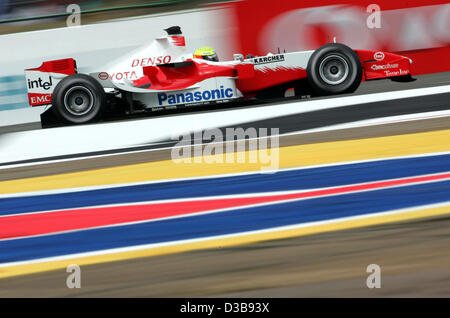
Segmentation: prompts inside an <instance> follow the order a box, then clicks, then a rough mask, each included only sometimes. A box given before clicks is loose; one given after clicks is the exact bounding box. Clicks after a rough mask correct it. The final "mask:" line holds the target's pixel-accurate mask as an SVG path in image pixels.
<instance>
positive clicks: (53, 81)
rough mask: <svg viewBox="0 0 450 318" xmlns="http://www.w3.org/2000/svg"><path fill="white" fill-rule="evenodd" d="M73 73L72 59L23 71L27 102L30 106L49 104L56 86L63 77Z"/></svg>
mask: <svg viewBox="0 0 450 318" xmlns="http://www.w3.org/2000/svg"><path fill="white" fill-rule="evenodd" d="M75 73H76V63H75V60H74V59H63V60H55V61H48V62H44V63H43V64H42V65H41V66H40V67H38V68H33V69H27V70H25V79H26V85H27V90H28V102H29V103H30V105H31V106H41V105H48V104H51V102H52V94H53V90H54V89H55V87H56V85H57V84H58V83H59V82H60V81H61V80H62V79H63V78H64V77H66V76H69V75H72V74H75Z"/></svg>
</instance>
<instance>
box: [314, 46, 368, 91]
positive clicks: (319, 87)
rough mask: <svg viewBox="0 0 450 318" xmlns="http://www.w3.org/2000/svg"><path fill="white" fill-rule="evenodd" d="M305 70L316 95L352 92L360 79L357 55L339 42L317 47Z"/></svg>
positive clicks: (360, 69)
mask: <svg viewBox="0 0 450 318" xmlns="http://www.w3.org/2000/svg"><path fill="white" fill-rule="evenodd" d="M306 71H307V74H308V82H309V84H310V85H311V87H312V88H313V90H314V91H315V92H316V93H317V94H318V95H332V94H345V93H352V92H354V91H355V90H356V89H357V88H358V87H359V84H360V83H361V79H362V66H361V62H360V60H359V57H358V55H357V54H356V52H355V51H353V50H352V49H351V48H349V47H348V46H346V45H343V44H339V43H330V44H326V45H324V46H322V47H320V48H319V49H317V50H316V51H315V52H314V53H313V55H312V56H311V58H310V60H309V62H308V67H307V70H306Z"/></svg>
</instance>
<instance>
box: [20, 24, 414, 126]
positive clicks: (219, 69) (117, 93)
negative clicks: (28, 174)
mask: <svg viewBox="0 0 450 318" xmlns="http://www.w3.org/2000/svg"><path fill="white" fill-rule="evenodd" d="M165 31H166V32H167V36H164V37H161V38H158V39H156V40H155V41H153V42H152V43H151V44H149V45H146V46H143V47H142V48H139V49H137V50H135V51H133V52H131V53H129V54H126V55H125V56H122V57H121V58H119V59H117V60H114V61H111V62H110V63H107V64H106V65H104V66H101V67H98V68H96V69H93V70H92V72H89V73H88V74H80V73H78V72H77V66H76V62H75V60H74V59H72V58H69V59H63V60H55V61H48V62H44V63H43V64H42V65H41V66H40V67H38V68H33V69H27V70H25V75H26V81H27V87H28V99H29V103H30V105H31V106H43V105H51V109H52V111H53V112H54V113H55V114H56V115H57V116H58V117H59V118H60V119H62V121H64V122H66V123H71V124H82V123H87V122H91V121H95V120H98V119H99V118H101V117H102V116H103V114H104V111H105V109H106V108H110V107H116V106H117V105H119V106H120V107H121V108H122V109H125V110H126V113H127V114H132V113H135V112H142V111H153V110H159V109H166V108H178V107H186V106H192V105H199V104H202V105H203V104H211V103H224V102H229V101H233V100H238V99H243V98H251V97H256V98H276V97H284V96H285V92H286V90H288V89H291V88H294V90H295V94H296V95H302V94H303V95H304V94H305V90H311V92H312V94H314V95H319V96H320V95H332V94H344V93H352V92H354V91H355V90H356V89H357V88H358V86H359V85H360V83H361V81H362V80H372V79H380V78H391V79H394V80H408V79H411V75H410V64H411V63H412V60H411V59H409V58H407V57H404V56H400V55H396V54H391V53H385V52H375V51H364V50H353V49H351V48H349V47H348V46H345V45H343V44H339V43H329V44H326V45H324V46H322V47H320V48H319V49H317V50H315V51H303V52H292V53H277V54H272V53H269V54H267V55H266V56H257V57H253V56H251V55H248V56H247V57H246V58H244V56H243V55H242V54H235V55H234V60H233V61H224V62H219V60H218V58H217V54H216V52H214V50H213V49H211V48H208V47H205V48H202V49H200V50H198V51H197V52H195V53H194V54H186V53H185V38H184V36H183V34H182V32H181V29H180V27H178V26H174V27H170V28H168V29H166V30H165Z"/></svg>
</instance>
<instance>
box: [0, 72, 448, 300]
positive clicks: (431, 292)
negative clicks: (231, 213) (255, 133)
mask: <svg viewBox="0 0 450 318" xmlns="http://www.w3.org/2000/svg"><path fill="white" fill-rule="evenodd" d="M432 78H433V81H432V82H433V83H435V85H439V84H438V82H439V81H442V82H444V83H443V84H442V85H444V84H448V80H449V77H448V73H447V75H446V76H444V77H432ZM436 78H438V80H436ZM446 81H447V83H445V82H446ZM383 82H384V81H383ZM383 82H382V81H380V82H373V83H369V84H373V86H374V87H371V88H367V87H368V86H369V85H367V87H365V86H363V87H362V88H361V89H360V91H361V90H362V91H363V90H364V89H366V90H369V91H371V92H373V91H372V90H374V91H383V90H384V89H392V86H389V85H391V84H390V83H389V82H388V83H387V84H383ZM417 82H419V81H417ZM417 82H413V83H410V84H408V85H417V84H416V83H417ZM383 85H386V86H383ZM396 85H397V83H395V85H394V86H396ZM375 86H376V87H375ZM424 86H425V85H420V87H424ZM408 88H411V87H408ZM434 97H436V99H435V100H434V99H431V100H427V99H425V100H421V102H420V103H417V104H415V103H414V102H410V101H408V102H405V103H404V104H402V105H401V106H398V107H392V104H390V105H389V103H387V104H388V105H384V106H385V108H384V109H383V115H384V116H389V115H392V114H397V113H396V112H398V110H399V109H400V108H401V109H403V110H402V112H403V111H405V112H404V113H408V110H410V111H411V112H425V111H431V109H430V107H434V106H436V105H438V106H437V107H438V109H440V110H441V109H450V98H448V97H449V96H434ZM389 106H391V109H392V112H389ZM369 108H370V107H368V109H367V111H369ZM433 110H437V109H433ZM386 112H387V113H386ZM335 115H336V114H335V113H334V114H333V113H328V114H327V116H324V117H322V116H319V117H317V118H318V120H322V121H323V126H325V125H329V124H330V122H331V121H333V120H335V118H336V117H335ZM367 115H368V113H367V112H365V110H364V109H362V110H361V111H360V112H359V116H357V118H352V120H360V119H367V118H368V117H367ZM295 122H296V121H295V119H292V118H289V119H286V118H285V119H283V120H282V121H281V122H280V123H279V124H280V125H282V127H286V126H289V125H290V124H292V123H295ZM277 124H278V123H277ZM308 128H310V127H308ZM448 128H450V120H449V119H448V118H439V119H427V120H418V121H413V122H405V123H396V124H386V125H380V126H373V127H365V128H352V129H345V130H339V131H333V132H332V133H330V132H319V133H310V134H305V135H294V136H286V137H282V138H281V139H280V146H287V145H299V144H309V143H317V142H326V141H337V140H349V139H359V138H366V137H378V136H389V135H401V134H408V133H414V132H425V131H434V130H441V129H448ZM449 142H450V141H449ZM169 156H170V150H158V151H154V150H153V151H151V152H150V151H149V152H139V153H136V154H121V155H115V156H110V157H102V158H94V159H84V160H75V161H71V162H70V163H67V162H62V163H54V164H43V165H36V166H31V167H23V168H14V169H8V170H4V171H2V172H1V173H0V180H11V179H17V178H24V177H31V176H43V175H51V174H57V173H64V172H71V171H83V170H90V169H95V168H102V167H110V166H120V165H125V164H130V163H139V162H148V161H152V160H163V159H167V158H168V157H169ZM449 225H450V218H448V217H438V218H433V219H422V220H416V221H410V222H406V223H392V224H388V225H382V226H372V227H365V228H359V229H353V230H346V231H338V232H329V233H324V234H317V235H311V236H303V237H297V238H291V239H283V240H274V241H266V242H261V243H255V244H250V245H243V246H235V247H228V248H221V249H208V250H199V251H193V252H185V253H180V254H174V255H165V256H155V257H150V258H139V259H133V260H127V261H120V262H113V263H105V264H99V265H90V266H86V267H83V268H82V277H83V278H82V288H81V289H78V290H69V289H67V287H66V278H67V275H68V274H67V273H66V271H65V270H58V271H52V272H45V273H40V274H33V275H26V276H20V277H14V278H6V279H1V280H0V297H18V296H19V297H209V296H214V297H216V296H220V297H222V296H223V297H418V296H422V297H436V296H439V297H442V296H444V297H449V296H450V249H449V248H448V246H450V226H449ZM369 264H378V265H380V266H381V270H382V288H381V289H368V288H367V287H366V278H367V276H368V274H367V273H366V267H367V266H368V265H369Z"/></svg>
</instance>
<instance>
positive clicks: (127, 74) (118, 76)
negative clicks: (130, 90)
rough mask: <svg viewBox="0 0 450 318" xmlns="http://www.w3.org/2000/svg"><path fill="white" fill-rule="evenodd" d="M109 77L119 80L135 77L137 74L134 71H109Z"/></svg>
mask: <svg viewBox="0 0 450 318" xmlns="http://www.w3.org/2000/svg"><path fill="white" fill-rule="evenodd" d="M109 78H110V79H111V80H117V81H121V80H123V79H137V78H138V76H137V74H136V72H135V71H132V72H118V73H111V74H110V75H109Z"/></svg>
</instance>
